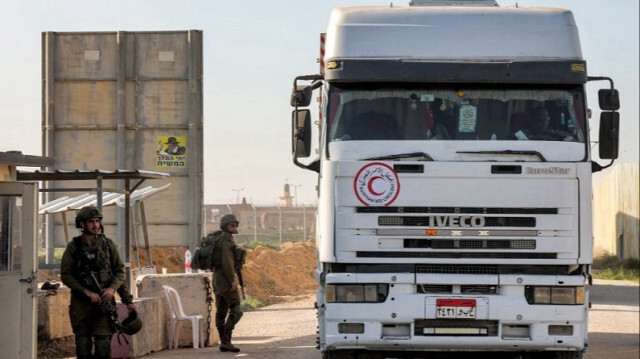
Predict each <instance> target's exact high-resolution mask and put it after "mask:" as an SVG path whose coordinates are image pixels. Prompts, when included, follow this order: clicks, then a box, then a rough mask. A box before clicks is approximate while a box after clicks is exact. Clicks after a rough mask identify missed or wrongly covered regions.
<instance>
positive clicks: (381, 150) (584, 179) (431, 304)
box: [291, 0, 619, 359]
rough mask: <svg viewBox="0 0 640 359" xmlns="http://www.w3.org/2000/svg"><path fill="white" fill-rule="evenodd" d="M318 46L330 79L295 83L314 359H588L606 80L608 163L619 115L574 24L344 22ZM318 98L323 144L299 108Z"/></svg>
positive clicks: (337, 14) (541, 17) (409, 14)
mask: <svg viewBox="0 0 640 359" xmlns="http://www.w3.org/2000/svg"><path fill="white" fill-rule="evenodd" d="M324 45H325V47H324V50H325V54H324V59H321V61H323V62H324V64H325V65H324V71H322V72H321V74H319V75H305V76H298V77H296V79H295V80H294V83H293V86H294V88H293V92H292V97H291V104H292V106H295V110H294V112H293V115H292V122H293V126H292V130H293V143H292V147H293V148H292V150H293V161H294V163H295V164H296V165H298V166H299V167H302V168H305V169H308V170H312V171H316V172H318V192H319V199H318V217H317V221H318V223H317V238H316V245H317V260H318V267H317V271H316V277H317V281H318V283H319V289H318V292H317V314H318V324H319V327H318V333H319V338H318V347H319V349H320V350H321V352H322V355H323V358H325V359H338V358H365V357H366V358H384V357H394V358H400V357H411V358H413V357H421V355H429V357H432V356H434V355H436V356H437V355H441V354H442V353H438V352H446V353H448V355H451V353H450V352H451V351H456V352H460V353H462V354H459V355H465V354H464V353H466V354H469V353H473V355H476V356H471V357H475V358H477V357H479V356H477V354H478V353H480V354H481V355H480V356H481V357H486V355H490V356H491V357H500V356H501V355H502V356H506V357H536V358H537V357H540V358H581V357H582V353H583V352H584V351H585V350H586V349H587V346H588V341H587V318H588V307H589V288H590V284H591V275H590V270H591V269H590V266H591V263H592V227H591V226H592V221H591V216H592V213H591V174H592V172H593V171H597V170H600V169H602V168H604V167H603V166H601V165H599V164H597V163H595V162H593V161H592V160H591V146H590V143H591V142H595V140H591V139H590V137H589V118H590V110H589V109H588V108H587V104H586V100H585V99H586V94H585V84H586V83H587V82H588V81H591V80H608V81H609V86H606V87H607V88H606V89H603V90H600V91H599V103H600V108H601V109H602V110H603V111H602V113H601V116H600V133H599V134H600V135H599V143H598V145H599V155H600V158H602V159H611V163H613V160H614V159H615V158H617V153H618V124H619V114H618V113H617V112H616V110H617V109H618V107H619V101H618V93H617V91H616V90H615V89H614V85H613V81H612V80H611V79H609V78H606V77H588V76H587V65H586V62H585V60H584V59H583V57H582V53H581V47H580V41H579V38H578V30H577V27H576V24H575V22H574V18H573V14H572V13H571V12H570V11H568V10H563V9H551V8H524V7H518V6H515V7H500V6H498V5H497V4H496V3H495V2H493V1H484V0H483V1H474V0H467V1H457V2H455V1H424V2H419V1H412V2H411V3H410V4H409V6H400V7H399V6H396V5H393V4H391V5H390V6H384V7H349V8H339V9H336V10H334V11H333V13H332V14H331V18H330V20H329V25H328V28H327V31H326V44H324ZM316 89H320V91H319V92H320V96H318V97H319V98H320V102H321V105H320V109H319V114H318V117H319V119H318V120H317V121H315V123H316V124H318V126H317V127H316V126H314V125H313V123H314V121H312V120H311V112H310V110H309V109H302V108H301V107H306V106H309V104H310V103H311V99H312V96H314V95H313V91H314V90H316ZM316 128H317V130H316ZM314 149H317V150H316V154H315V155H314V156H311V154H312V152H313V151H312V150H314ZM302 158H306V159H305V160H303V161H302V162H301V161H300V159H302ZM609 165H611V164H609ZM457 355H458V354H457ZM483 355H484V356H483ZM449 357H458V356H456V355H453V356H449Z"/></svg>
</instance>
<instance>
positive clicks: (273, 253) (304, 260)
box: [38, 242, 316, 359]
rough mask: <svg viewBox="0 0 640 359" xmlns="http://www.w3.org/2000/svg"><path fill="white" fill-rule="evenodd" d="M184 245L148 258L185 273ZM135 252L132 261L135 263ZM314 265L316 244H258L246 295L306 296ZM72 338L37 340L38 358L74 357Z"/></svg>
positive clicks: (49, 275)
mask: <svg viewBox="0 0 640 359" xmlns="http://www.w3.org/2000/svg"><path fill="white" fill-rule="evenodd" d="M185 251H186V248H181V247H178V248H175V247H172V248H152V249H151V258H152V262H153V265H154V266H155V268H156V271H157V272H158V273H161V272H162V268H166V269H167V273H184V253H185ZM139 254H140V266H141V267H146V266H148V263H147V261H146V252H144V251H141V252H140V253H139ZM134 256H135V253H132V257H131V262H132V264H135V261H134V258H135V257H134ZM315 267H316V259H315V245H314V243H313V242H307V243H299V242H298V243H289V242H287V243H284V244H283V245H282V246H281V247H280V248H279V249H270V248H266V247H261V246H258V247H256V248H255V249H253V250H249V251H248V253H247V259H246V263H245V266H244V269H243V271H242V273H243V277H244V283H245V294H246V295H247V296H248V297H251V298H254V299H257V300H259V301H260V302H261V303H262V304H263V305H271V304H275V303H282V302H289V301H293V300H296V299H299V298H301V297H304V296H308V295H309V294H310V293H312V292H313V291H314V290H315V288H316V282H315V280H314V277H313V273H314V270H315ZM38 281H39V282H45V281H57V282H59V281H60V276H59V275H58V274H57V273H55V272H53V271H48V270H40V271H39V272H38ZM74 355H75V351H74V343H73V337H67V338H60V339H55V340H51V341H46V342H38V358H40V359H54V358H66V357H70V356H74Z"/></svg>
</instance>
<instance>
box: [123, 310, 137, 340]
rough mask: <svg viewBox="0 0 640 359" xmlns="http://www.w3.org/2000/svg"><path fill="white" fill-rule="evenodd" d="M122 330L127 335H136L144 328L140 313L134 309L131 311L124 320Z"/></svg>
mask: <svg viewBox="0 0 640 359" xmlns="http://www.w3.org/2000/svg"><path fill="white" fill-rule="evenodd" d="M120 325H121V326H122V332H123V333H124V334H127V335H134V334H136V333H137V332H139V331H140V329H142V319H140V317H139V316H138V313H137V312H136V311H135V310H134V311H132V312H129V316H128V317H127V318H126V319H125V320H123V321H122V324H120Z"/></svg>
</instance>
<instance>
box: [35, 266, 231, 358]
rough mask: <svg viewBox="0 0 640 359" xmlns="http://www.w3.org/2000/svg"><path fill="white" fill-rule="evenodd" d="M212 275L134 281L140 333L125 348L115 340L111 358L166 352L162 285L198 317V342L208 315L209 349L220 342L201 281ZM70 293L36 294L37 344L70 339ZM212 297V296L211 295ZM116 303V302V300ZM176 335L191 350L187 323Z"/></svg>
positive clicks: (121, 310) (149, 277) (150, 276)
mask: <svg viewBox="0 0 640 359" xmlns="http://www.w3.org/2000/svg"><path fill="white" fill-rule="evenodd" d="M211 277H212V275H211V273H197V274H165V275H161V274H146V275H141V276H140V277H138V278H137V281H136V282H137V289H138V296H139V298H136V299H135V300H134V303H135V305H136V307H137V310H138V313H139V315H140V317H141V318H142V321H143V326H142V329H141V331H140V332H139V333H138V334H136V335H134V336H132V337H129V336H127V340H128V342H129V343H128V344H127V343H126V342H125V341H124V340H122V339H121V341H120V343H118V340H117V338H116V336H114V337H113V340H112V350H113V358H137V357H140V356H143V355H146V354H149V353H152V352H157V351H161V350H163V349H167V347H168V344H169V341H168V335H169V320H170V313H169V307H168V305H167V301H166V297H165V294H164V291H163V290H162V286H163V285H168V286H171V287H173V288H175V289H176V290H177V291H178V292H179V293H180V295H181V299H182V305H183V307H184V310H185V312H186V314H188V315H191V314H200V315H202V317H203V319H202V320H201V321H200V338H201V342H204V341H205V338H206V335H207V334H206V333H207V328H206V326H207V315H208V314H210V315H211V319H212V321H211V323H212V328H211V333H210V336H209V346H213V345H215V344H216V343H218V342H219V339H220V338H219V336H218V333H217V331H216V329H215V326H214V324H213V323H214V322H215V320H214V318H215V306H214V303H213V302H212V303H211V306H212V309H211V311H210V312H209V310H208V303H207V302H206V292H205V289H204V288H205V286H204V278H208V279H209V280H210V281H211V280H212V278H211ZM70 297H71V292H70V291H69V289H68V288H66V287H61V288H60V289H59V290H58V291H57V294H55V295H47V291H44V290H38V340H49V339H56V338H63V337H67V336H71V335H73V331H72V329H71V324H70V322H69V312H68V308H69V300H70ZM212 297H213V294H212ZM118 301H119V300H118ZM118 314H119V319H120V321H122V320H124V319H125V318H126V317H127V310H126V307H125V306H124V305H122V303H118ZM177 330H178V331H179V333H180V334H179V346H181V347H191V346H192V345H193V342H192V336H191V324H190V322H180V323H179V324H178V325H177Z"/></svg>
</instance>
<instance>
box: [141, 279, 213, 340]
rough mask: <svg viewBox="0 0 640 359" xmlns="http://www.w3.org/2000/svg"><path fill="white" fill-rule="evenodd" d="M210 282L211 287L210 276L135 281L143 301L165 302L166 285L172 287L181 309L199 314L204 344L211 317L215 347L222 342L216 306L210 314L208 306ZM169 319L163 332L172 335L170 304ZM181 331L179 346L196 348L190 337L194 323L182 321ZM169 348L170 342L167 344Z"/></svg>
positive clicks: (179, 328)
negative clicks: (144, 299)
mask: <svg viewBox="0 0 640 359" xmlns="http://www.w3.org/2000/svg"><path fill="white" fill-rule="evenodd" d="M205 278H207V279H208V280H209V283H213V282H212V274H211V273H193V274H187V273H178V274H143V275H140V276H139V277H138V278H137V279H136V287H137V290H138V295H139V296H140V297H162V298H163V299H164V298H165V294H164V290H163V289H162V286H163V285H168V286H170V287H173V288H174V289H175V290H177V291H178V293H180V298H181V300H182V306H183V307H184V311H185V313H186V314H187V315H194V314H200V315H202V318H203V319H202V320H200V328H199V333H200V334H199V335H200V338H201V339H202V341H205V340H206V337H207V318H208V317H209V316H211V328H210V333H209V345H210V346H212V345H214V344H215V343H217V342H218V341H219V340H220V338H219V336H218V333H217V330H216V328H215V315H216V312H215V310H216V308H215V305H214V303H213V302H211V309H210V310H209V303H207V300H206V298H207V295H208V294H207V290H206V288H205V284H204V280H205ZM213 297H214V294H213V284H211V298H213ZM165 306H166V317H165V326H164V332H166V333H169V323H170V319H171V317H170V315H171V313H169V308H168V304H166V300H165ZM176 330H177V331H178V333H179V334H178V346H180V347H190V346H192V345H193V341H192V339H193V338H192V334H191V323H190V322H189V321H181V322H179V323H178V325H177V326H176ZM164 346H165V347H167V346H168V338H167V342H166V343H165V344H164Z"/></svg>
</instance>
